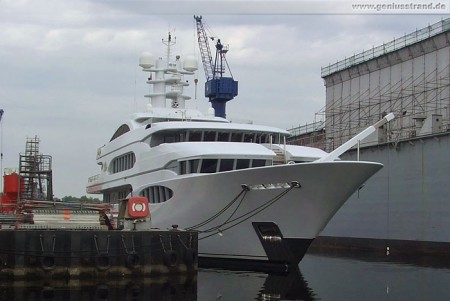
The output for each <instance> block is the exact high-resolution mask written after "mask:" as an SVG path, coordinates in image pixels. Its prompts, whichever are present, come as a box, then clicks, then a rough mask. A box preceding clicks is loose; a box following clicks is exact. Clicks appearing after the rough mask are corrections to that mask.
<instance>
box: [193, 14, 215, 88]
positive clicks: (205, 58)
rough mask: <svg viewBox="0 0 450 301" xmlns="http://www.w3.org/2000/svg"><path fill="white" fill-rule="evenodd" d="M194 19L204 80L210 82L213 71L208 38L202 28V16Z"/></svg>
mask: <svg viewBox="0 0 450 301" xmlns="http://www.w3.org/2000/svg"><path fill="white" fill-rule="evenodd" d="M194 18H195V24H196V25H197V37H198V45H199V48H200V54H201V56H202V63H203V69H205V75H206V80H210V79H212V78H213V75H214V70H213V62H212V55H211V49H210V48H209V42H208V36H207V35H206V31H205V28H204V27H203V23H202V16H194Z"/></svg>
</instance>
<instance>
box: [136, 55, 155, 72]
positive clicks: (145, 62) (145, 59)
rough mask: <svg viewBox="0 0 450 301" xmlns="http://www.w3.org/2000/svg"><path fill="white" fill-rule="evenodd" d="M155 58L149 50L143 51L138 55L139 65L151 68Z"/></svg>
mask: <svg viewBox="0 0 450 301" xmlns="http://www.w3.org/2000/svg"><path fill="white" fill-rule="evenodd" d="M155 63H156V59H155V57H154V56H153V54H151V53H150V52H143V53H142V54H141V56H140V57H139V66H141V67H142V68H144V69H146V68H151V67H153V66H155Z"/></svg>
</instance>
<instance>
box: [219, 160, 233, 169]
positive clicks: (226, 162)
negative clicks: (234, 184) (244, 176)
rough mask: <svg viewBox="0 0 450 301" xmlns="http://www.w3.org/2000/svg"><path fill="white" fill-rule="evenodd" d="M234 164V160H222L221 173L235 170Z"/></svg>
mask: <svg viewBox="0 0 450 301" xmlns="http://www.w3.org/2000/svg"><path fill="white" fill-rule="evenodd" d="M233 164H234V160H233V159H221V160H220V169H219V171H228V170H233Z"/></svg>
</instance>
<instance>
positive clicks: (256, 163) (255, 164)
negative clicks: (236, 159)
mask: <svg viewBox="0 0 450 301" xmlns="http://www.w3.org/2000/svg"><path fill="white" fill-rule="evenodd" d="M260 166H266V160H261V159H253V162H252V167H260Z"/></svg>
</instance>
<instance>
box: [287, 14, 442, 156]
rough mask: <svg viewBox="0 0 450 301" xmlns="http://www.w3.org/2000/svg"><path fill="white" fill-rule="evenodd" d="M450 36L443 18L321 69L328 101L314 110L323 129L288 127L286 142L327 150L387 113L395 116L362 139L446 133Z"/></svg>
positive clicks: (396, 139) (375, 141)
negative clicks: (322, 123)
mask: <svg viewBox="0 0 450 301" xmlns="http://www.w3.org/2000/svg"><path fill="white" fill-rule="evenodd" d="M449 38H450V19H446V20H443V21H441V22H438V23H436V24H433V25H431V26H428V27H426V28H424V29H421V30H417V31H416V32H414V33H412V34H408V35H405V36H404V37H403V38H401V39H397V40H394V41H393V42H390V43H386V44H384V45H382V46H379V47H376V48H374V49H373V50H372V51H371V52H367V51H365V52H363V53H362V54H359V55H355V56H354V57H353V58H352V59H351V60H349V59H345V60H343V61H341V62H338V63H336V64H334V65H330V66H328V67H325V68H323V69H322V77H323V78H324V79H325V84H326V87H327V102H326V105H325V107H324V108H322V110H320V111H319V112H318V113H316V117H317V116H321V117H320V118H321V119H323V120H325V124H324V125H323V131H318V130H317V129H314V130H313V131H310V132H309V133H303V132H302V131H303V129H304V128H306V127H303V128H301V127H299V128H295V129H291V130H289V131H290V132H291V134H292V135H293V137H291V138H290V143H293V144H300V145H308V146H315V147H319V148H322V149H324V150H326V151H332V150H334V149H335V148H336V147H338V146H340V145H342V144H343V143H345V142H346V141H347V140H349V139H350V138H352V137H353V136H355V135H356V134H357V133H358V132H360V131H362V130H363V129H365V128H366V127H367V126H369V125H372V124H374V123H375V122H377V121H378V120H380V119H381V118H383V117H384V115H386V114H387V113H390V112H393V113H394V114H395V116H396V118H395V119H394V120H393V121H391V122H390V123H389V124H387V125H385V126H384V127H382V128H380V129H378V130H377V132H376V133H375V134H374V135H373V136H371V137H370V138H369V139H366V141H364V142H362V143H365V144H366V145H374V144H380V143H393V144H395V145H397V144H398V142H399V141H401V140H407V139H415V138H416V137H418V136H424V135H434V134H439V133H445V132H448V131H449V127H450V57H449V56H448V53H449V51H450V40H449ZM438 45H439V46H438ZM412 60H415V61H412ZM319 135H320V136H319ZM312 138H313V139H312ZM319 138H320V139H319ZM308 141H311V142H313V143H308Z"/></svg>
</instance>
